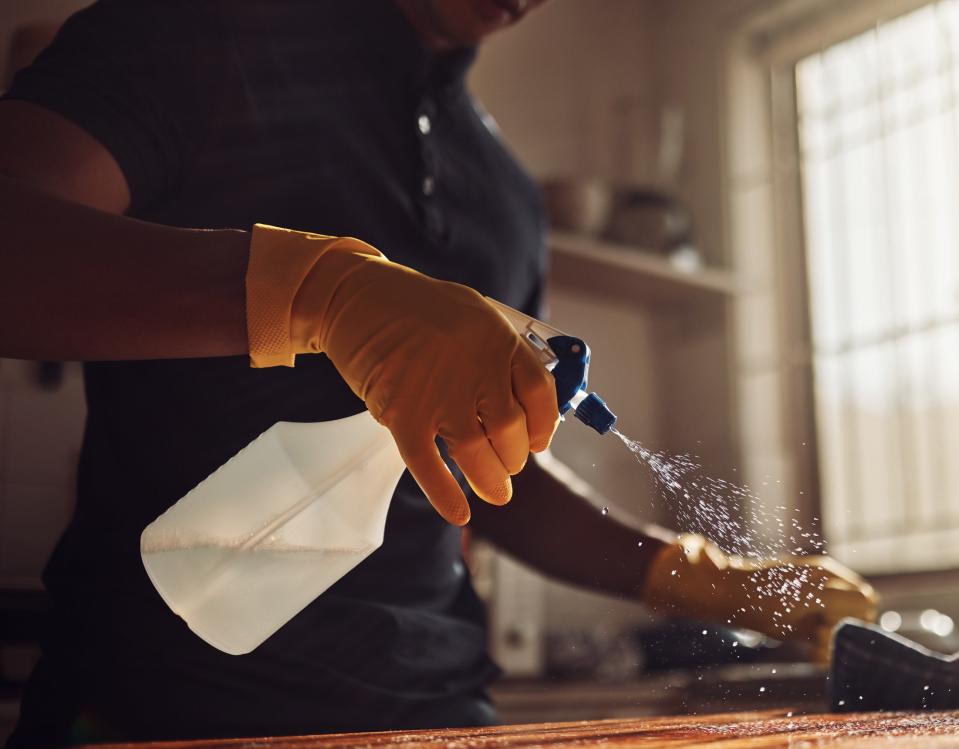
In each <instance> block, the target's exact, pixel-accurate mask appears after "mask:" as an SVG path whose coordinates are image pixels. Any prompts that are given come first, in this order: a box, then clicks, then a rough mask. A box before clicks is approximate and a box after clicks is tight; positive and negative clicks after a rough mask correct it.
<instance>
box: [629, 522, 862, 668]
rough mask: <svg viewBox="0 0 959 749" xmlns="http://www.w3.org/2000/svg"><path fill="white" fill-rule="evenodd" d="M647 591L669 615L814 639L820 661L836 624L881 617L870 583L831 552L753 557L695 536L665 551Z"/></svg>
mask: <svg viewBox="0 0 959 749" xmlns="http://www.w3.org/2000/svg"><path fill="white" fill-rule="evenodd" d="M642 596H643V600H644V601H645V602H646V603H647V604H649V605H650V606H651V607H652V608H653V609H654V610H656V611H660V612H662V613H669V614H675V615H681V616H689V617H694V618H697V619H714V620H716V621H718V622H720V623H724V624H730V625H732V626H735V627H744V628H746V629H751V630H755V631H756V632H761V633H763V634H765V635H769V636H770V637H774V638H776V639H779V640H806V641H808V642H809V643H810V644H812V645H813V647H814V654H813V660H816V661H818V662H826V661H827V660H828V652H829V650H828V648H829V638H830V635H831V633H832V628H833V626H834V625H836V624H837V623H838V622H839V621H840V620H841V619H844V618H845V617H853V618H856V619H863V620H866V621H873V620H874V619H875V617H876V603H877V601H878V597H877V596H876V593H875V591H874V590H873V588H872V586H871V585H869V583H867V582H866V581H865V580H863V579H862V578H861V577H859V575H857V574H856V573H854V572H852V571H851V570H849V569H847V568H846V567H844V566H843V565H841V564H839V563H838V562H837V561H835V560H834V559H831V558H830V557H825V556H806V557H798V556H787V557H784V558H782V559H770V560H755V559H747V558H743V557H737V556H730V555H728V554H725V553H724V552H723V551H722V550H721V549H719V548H718V547H717V546H715V545H714V544H712V543H710V542H709V541H707V540H706V539H705V538H703V537H702V536H699V535H695V534H688V535H684V536H680V538H679V540H678V541H677V542H676V543H674V544H670V545H668V546H666V547H665V548H664V549H663V550H662V551H660V552H659V554H657V556H656V557H655V558H654V559H653V562H652V564H651V565H650V567H649V569H648V571H647V575H646V580H645V583H644V584H643V591H642Z"/></svg>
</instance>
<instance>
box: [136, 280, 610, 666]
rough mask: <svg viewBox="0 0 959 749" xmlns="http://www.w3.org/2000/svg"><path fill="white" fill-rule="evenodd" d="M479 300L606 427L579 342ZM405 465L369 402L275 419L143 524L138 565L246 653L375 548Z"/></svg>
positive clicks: (202, 628)
mask: <svg viewBox="0 0 959 749" xmlns="http://www.w3.org/2000/svg"><path fill="white" fill-rule="evenodd" d="M489 301H490V302H491V303H492V304H493V305H494V306H495V307H496V308H497V309H498V310H499V311H500V312H501V313H502V314H503V315H504V316H505V317H506V318H507V319H508V320H509V321H510V323H511V324H512V325H513V327H514V328H515V329H516V331H517V332H518V333H519V334H520V336H521V337H522V338H523V340H524V341H525V342H526V344H527V345H529V346H530V347H531V348H532V349H533V351H534V352H535V353H536V354H537V356H538V357H539V359H540V361H541V362H542V364H543V366H544V367H546V368H547V369H548V370H549V371H550V372H551V373H552V374H553V376H554V378H555V380H556V394H557V401H558V406H559V410H560V414H561V415H565V414H567V413H569V412H570V411H572V412H573V414H574V415H575V416H576V417H577V418H578V419H580V420H581V421H583V422H584V423H586V424H587V425H588V426H590V427H592V428H593V429H595V430H596V431H597V432H598V433H599V434H605V433H606V432H608V431H609V430H610V429H611V428H612V426H613V424H615V422H616V417H615V415H613V413H612V412H611V411H610V410H609V409H608V408H607V407H606V404H605V403H604V402H603V400H602V399H601V398H600V397H599V396H598V395H596V394H595V393H588V392H587V390H586V380H587V374H588V369H589V347H588V346H587V345H586V343H585V342H584V341H582V340H580V339H579V338H574V337H572V336H568V335H566V334H565V333H562V332H561V331H559V330H557V329H556V328H553V327H551V326H549V325H547V324H545V323H543V322H541V321H539V320H536V319H535V318H532V317H528V316H527V315H524V314H522V313H521V312H517V311H516V310H514V309H512V308H511V307H507V306H505V305H503V304H500V303H498V302H496V301H494V300H492V299H491V300H489ZM404 470H405V465H404V464H403V461H402V459H401V458H400V455H399V451H398V450H397V448H396V444H395V443H394V442H393V437H392V435H391V434H390V432H389V430H387V429H386V427H384V426H382V425H380V424H378V423H377V422H376V421H375V420H374V419H373V417H372V416H371V415H370V413H369V412H368V411H363V412H361V413H358V414H356V415H354V416H348V417H346V418H344V419H336V420H334V421H324V422H318V423H310V424H301V423H292V422H279V423H277V424H274V425H273V426H272V427H271V428H270V429H268V430H266V431H265V432H264V433H263V434H261V435H260V436H259V437H257V438H256V439H255V440H253V442H251V443H250V444H249V445H247V447H245V448H243V449H242V450H241V451H240V452H238V453H237V454H236V455H235V456H234V457H233V458H231V459H230V460H229V461H227V462H226V463H225V464H224V465H223V466H221V467H220V468H219V469H217V470H216V471H215V472H214V473H213V474H211V475H210V476H209V477H208V478H206V479H205V480H204V481H202V482H201V483H200V484H199V485H197V486H196V488H194V489H193V490H192V491H190V492H189V493H188V494H187V495H186V496H184V497H183V498H182V499H180V500H179V501H178V502H177V503H176V504H174V505H173V506H172V507H170V509H168V510H167V511H166V512H164V513H163V514H162V515H160V516H159V517H158V518H157V519H156V520H154V521H153V522H152V523H150V525H148V526H147V527H146V529H145V530H144V531H143V534H142V535H141V537H140V555H141V557H142V559H143V564H144V566H145V567H146V571H147V574H148V575H149V577H150V580H151V581H152V582H153V585H154V586H155V587H156V589H157V591H158V592H159V593H160V595H161V596H162V598H163V600H164V601H165V602H166V603H167V605H168V606H169V607H170V608H171V609H172V610H173V611H174V612H175V613H176V614H178V615H179V616H180V617H182V618H183V619H184V620H185V621H186V623H187V624H188V625H189V627H190V629H192V630H193V632H194V633H196V634H197V635H198V636H199V637H201V638H202V639H203V640H205V641H206V642H208V643H209V644H210V645H213V646H214V647H216V648H218V649H219V650H222V651H223V652H225V653H230V654H232V655H241V654H243V653H249V652H250V651H251V650H253V649H254V648H256V647H257V646H258V645H259V644H260V643H262V642H263V641H264V640H266V639H267V638H268V637H269V636H270V635H272V634H273V633H274V632H276V631H277V630H278V629H279V628H280V627H282V626H283V625H284V624H285V623H286V622H288V621H289V620H290V619H292V618H293V617H294V616H295V615H296V614H297V613H299V612H300V611H301V610H302V609H303V608H305V607H306V606H307V605H308V604H310V603H311V602H312V601H313V600H314V599H316V598H317V597H318V596H319V595H321V594H322V593H323V592H324V591H326V590H327V589H328V588H329V587H330V586H331V585H333V584H334V583H335V582H336V581H337V580H339V579H340V578H341V577H343V576H344V575H345V574H346V573H347V572H349V571H350V570H352V569H353V568H354V567H355V566H356V565H357V564H359V563H360V562H361V561H363V560H364V559H365V558H366V557H368V556H369V555H370V554H371V553H373V552H374V551H375V550H376V549H377V548H379V546H380V545H381V544H382V543H383V531H384V526H385V524H386V514H387V510H388V509H389V504H390V499H391V498H392V496H393V492H394V490H395V488H396V485H397V483H398V482H399V480H400V477H401V476H402V474H403V471H404Z"/></svg>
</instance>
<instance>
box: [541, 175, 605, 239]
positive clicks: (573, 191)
mask: <svg viewBox="0 0 959 749" xmlns="http://www.w3.org/2000/svg"><path fill="white" fill-rule="evenodd" d="M541 187H542V190H543V200H544V202H545V204H546V212H547V214H548V215H549V219H550V223H551V224H552V226H553V228H555V229H560V230H563V231H571V232H575V233H577V234H585V235H596V234H600V233H601V232H603V231H604V230H605V229H606V226H607V225H608V223H609V216H610V211H611V210H612V206H613V190H612V188H611V187H610V186H609V185H608V184H607V183H605V182H603V181H601V180H598V179H591V178H568V179H567V178H564V179H548V180H545V181H543V182H542V184H541Z"/></svg>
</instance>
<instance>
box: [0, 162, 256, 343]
mask: <svg viewBox="0 0 959 749" xmlns="http://www.w3.org/2000/svg"><path fill="white" fill-rule="evenodd" d="M247 247H248V237H247V235H246V234H245V233H244V232H238V231H231V230H224V231H200V230H188V229H176V228H171V227H166V226H161V225H158V224H150V223H146V222H142V221H136V220H133V219H130V218H126V217H124V216H118V215H112V214H109V213H105V212H102V211H97V210H93V209H91V208H87V207H84V206H81V205H77V204H75V203H71V202H68V201H65V200H61V199H59V198H56V197H53V196H51V195H48V194H46V193H44V192H42V191H40V190H37V189H36V188H34V187H31V186H29V185H27V184H25V183H23V182H20V181H18V180H14V179H9V178H4V177H0V356H6V357H12V358H25V359H58V360H59V359H62V360H70V359H75V360H96V359H147V358H187V357H203V356H228V355H236V354H242V353H245V352H246V346H247V343H246V323H245V297H244V286H243V278H244V272H245V268H246V261H247Z"/></svg>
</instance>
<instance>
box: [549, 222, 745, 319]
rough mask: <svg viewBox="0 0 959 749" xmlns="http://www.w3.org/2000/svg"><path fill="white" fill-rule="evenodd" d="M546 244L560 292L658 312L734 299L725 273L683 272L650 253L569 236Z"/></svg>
mask: <svg viewBox="0 0 959 749" xmlns="http://www.w3.org/2000/svg"><path fill="white" fill-rule="evenodd" d="M547 241H548V244H549V248H550V263H551V268H550V280H551V281H552V283H553V284H554V285H555V286H558V287H563V288H569V289H574V290H576V291H578V292H582V293H586V294H590V295H596V296H604V297H615V298H618V299H626V300H628V301H631V302H634V303H636V304H643V305H646V304H655V305H657V306H675V305H685V304H690V303H693V302H701V301H709V300H710V299H713V300H722V299H726V298H729V297H731V296H733V295H734V294H735V293H736V288H737V285H736V280H735V277H734V276H733V274H732V273H731V272H729V271H725V270H720V269H717V268H698V269H695V270H690V271H686V270H682V269H680V268H678V267H676V266H675V265H674V264H673V263H672V262H670V261H669V259H668V258H666V257H663V256H662V255H660V254H658V253H655V252H653V251H650V250H644V249H642V248H639V247H632V246H629V245H623V244H615V243H612V242H606V241H603V240H599V239H594V238H592V237H586V236H581V235H577V234H571V233H567V232H551V233H550V235H549V238H548V240H547Z"/></svg>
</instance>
